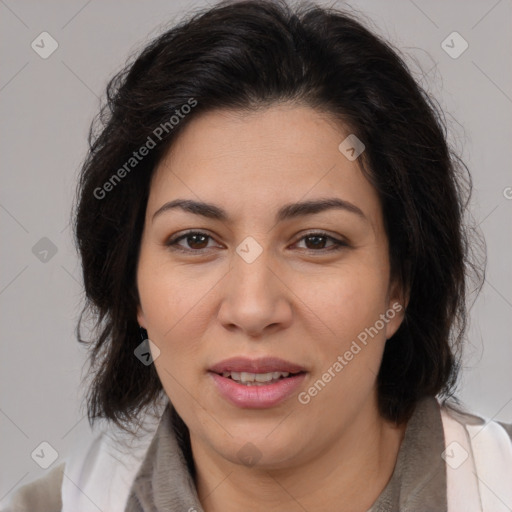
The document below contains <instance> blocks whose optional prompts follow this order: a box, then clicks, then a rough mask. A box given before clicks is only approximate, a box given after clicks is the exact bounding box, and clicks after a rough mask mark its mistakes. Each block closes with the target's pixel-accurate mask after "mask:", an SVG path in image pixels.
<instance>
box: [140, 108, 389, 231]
mask: <svg viewBox="0 0 512 512" xmlns="http://www.w3.org/2000/svg"><path fill="white" fill-rule="evenodd" d="M349 134H350V132H349V131H348V130H347V129H345V128H344V127H343V126H342V125H341V124H340V123H338V122H336V121H335V120H334V119H332V118H330V117H328V116H327V115H326V114H322V113H320V112H318V111H316V110H313V109H311V108H309V107H306V106H296V105H279V106H272V107H269V108H267V109H265V110H260V111H257V112H251V113H241V112H234V111H223V110H218V111H211V112H208V113H205V114H201V115H198V116H197V117H195V118H194V119H192V120H191V121H190V122H189V123H188V124H187V125H186V127H185V128H184V130H183V131H182V132H181V133H180V135H179V136H178V138H177V139H176V140H175V141H174V143H173V145H172V146H171V148H170V149H169V150H168V151H167V153H166V154H165V155H164V157H163V158H162V160H161V162H160V163H159V165H158V167H157V169H156V171H155V174H154V176H153V180H152V184H151V191H150V198H149V203H148V214H152V213H154V212H155V211H156V210H157V209H158V208H159V207H161V206H162V204H163V203H165V202H168V201H171V200H173V199H176V198H189V199H194V200H202V201H205V202H208V203H215V204H219V205H222V206H223V208H224V209H226V210H228V211H229V212H233V215H234V217H236V216H237V215H238V216H243V215H251V214H252V215H255V214H257V215H260V216H263V215H266V214H268V215H273V214H274V213H275V212H276V211H277V210H278V209H279V207H280V206H282V205H283V204H288V203H292V202H297V201H301V200H302V201H304V200H311V199H315V198H320V197H327V196H329V197H339V198H341V199H344V200H346V201H350V202H351V203H354V204H356V205H357V206H358V207H359V208H360V209H361V210H362V211H363V212H364V213H365V215H366V216H367V217H368V219H369V220H370V222H371V223H372V225H373V224H376V225H377V224H380V219H379V217H380V204H379V199H378V195H377V193H376V191H375V189H374V187H373V186H372V185H371V184H370V183H369V182H368V180H367V179H366V178H365V177H364V175H363V173H362V172H361V170H360V168H359V165H358V162H357V160H356V161H350V160H348V159H347V158H346V157H345V156H344V154H342V153H341V152H340V150H339V145H340V143H341V142H342V141H343V140H344V139H346V137H347V136H348V135H349Z"/></svg>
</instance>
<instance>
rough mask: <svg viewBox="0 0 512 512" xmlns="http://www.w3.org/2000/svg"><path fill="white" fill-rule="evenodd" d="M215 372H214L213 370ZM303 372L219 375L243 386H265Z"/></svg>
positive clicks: (226, 373)
mask: <svg viewBox="0 0 512 512" xmlns="http://www.w3.org/2000/svg"><path fill="white" fill-rule="evenodd" d="M214 373H215V372H214ZM300 373H304V372H294V373H292V372H267V373H251V372H222V373H221V374H220V373H218V374H217V375H221V376H222V377H224V378H226V379H231V380H233V381H235V382H236V383H237V384H242V385H244V386H267V385H269V384H274V383H276V382H279V381H280V380H282V379H288V378H290V377H294V376H295V375H298V374H300Z"/></svg>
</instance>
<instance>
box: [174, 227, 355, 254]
mask: <svg viewBox="0 0 512 512" xmlns="http://www.w3.org/2000/svg"><path fill="white" fill-rule="evenodd" d="M193 235H200V236H205V237H207V238H208V239H213V237H212V236H210V235H208V234H207V233H204V232H202V231H189V232H187V233H184V234H182V235H179V236H178V237H175V238H171V239H170V240H169V241H168V242H166V244H165V245H166V246H167V247H169V248H170V249H171V250H173V251H180V252H185V253H198V254H202V253H203V252H204V251H207V250H208V248H204V249H185V248H183V247H180V246H178V245H177V244H178V242H180V241H181V240H184V239H187V238H189V237H191V236H193ZM310 237H322V238H326V239H328V240H331V241H332V242H333V243H334V245H333V246H331V247H329V248H323V249H304V250H305V251H307V252H309V253H318V252H320V253H326V252H333V251H340V250H342V249H343V248H345V247H348V244H347V243H345V242H343V241H342V240H338V239H337V238H334V237H332V236H330V235H328V234H327V233H324V232H321V231H313V232H311V233H306V234H305V235H303V236H302V237H301V238H299V240H297V242H295V243H298V242H300V241H301V240H304V239H305V238H310Z"/></svg>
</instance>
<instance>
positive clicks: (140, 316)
mask: <svg viewBox="0 0 512 512" xmlns="http://www.w3.org/2000/svg"><path fill="white" fill-rule="evenodd" d="M137 322H139V325H140V326H141V327H144V329H145V328H146V316H145V315H144V311H142V307H141V306H140V304H139V305H138V306H137Z"/></svg>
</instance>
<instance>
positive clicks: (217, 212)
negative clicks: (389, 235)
mask: <svg viewBox="0 0 512 512" xmlns="http://www.w3.org/2000/svg"><path fill="white" fill-rule="evenodd" d="M173 209H181V210H183V211H185V212H188V213H193V214H194V215H200V216H201V217H206V218H208V219H214V220H220V221H224V222H229V221H230V217H229V215H228V213H227V212H226V211H225V210H223V209H222V208H221V207H219V206H217V205H214V204H211V203H204V202H201V201H193V200H192V199H174V200H173V201H169V202H168V203H165V204H164V205H163V206H161V207H160V208H159V209H158V210H157V211H156V212H155V213H154V214H153V218H152V221H154V220H155V218H156V217H157V216H159V215H161V214H163V213H164V212H168V211H170V210H173ZM331 209H337V210H344V211H347V212H350V213H354V214H356V215H357V216H359V217H360V218H362V219H364V220H368V219H367V218H366V216H365V214H364V213H363V212H362V210H361V209H359V208H358V207H357V206H356V205H355V204H352V203H350V202H349V201H346V200H344V199H340V198H337V197H332V198H326V199H316V200H311V201H302V202H298V203H290V204H286V205H284V206H282V207H281V208H280V209H279V211H278V212H277V214H276V219H275V220H276V222H283V221H285V220H289V219H294V218H297V217H303V216H306V215H314V214H315V213H320V212H323V211H326V210H331Z"/></svg>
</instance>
